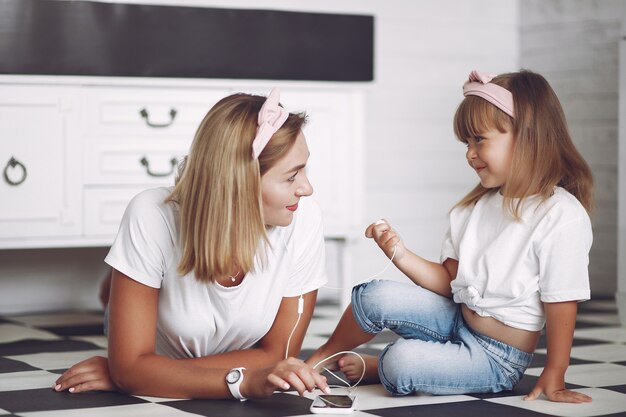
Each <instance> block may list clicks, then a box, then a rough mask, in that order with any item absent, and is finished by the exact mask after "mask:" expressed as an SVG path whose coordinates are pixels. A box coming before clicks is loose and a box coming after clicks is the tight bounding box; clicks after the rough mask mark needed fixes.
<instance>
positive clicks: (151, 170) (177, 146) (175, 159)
mask: <svg viewBox="0 0 626 417" xmlns="http://www.w3.org/2000/svg"><path fill="white" fill-rule="evenodd" d="M191 141H192V139H191V138H190V137H185V138H180V137H156V138H141V137H132V138H128V139H122V138H116V137H90V138H86V139H85V143H84V149H83V150H84V160H83V175H84V180H83V182H84V183H85V184H86V185H94V184H100V185H106V184H110V185H129V186H130V185H140V184H144V185H147V186H152V185H164V184H165V185H167V184H173V183H174V178H175V177H176V173H177V170H178V163H179V161H180V160H181V159H182V158H184V157H185V155H187V153H188V152H189V147H190V146H191Z"/></svg>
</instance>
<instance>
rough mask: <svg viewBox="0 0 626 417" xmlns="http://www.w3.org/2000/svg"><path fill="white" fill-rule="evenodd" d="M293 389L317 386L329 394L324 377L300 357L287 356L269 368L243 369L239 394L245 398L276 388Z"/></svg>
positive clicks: (312, 388)
mask: <svg viewBox="0 0 626 417" xmlns="http://www.w3.org/2000/svg"><path fill="white" fill-rule="evenodd" d="M290 388H292V389H295V390H296V391H298V394H300V395H304V393H305V391H309V392H312V391H313V390H314V389H315V388H319V389H320V390H322V391H323V392H325V393H326V394H330V388H329V387H328V384H327V382H326V377H324V376H322V375H320V374H319V373H318V372H317V371H316V370H314V369H313V368H312V367H311V366H309V365H307V364H306V363H304V362H303V361H301V360H300V359H296V358H287V359H284V360H282V361H280V362H278V363H277V364H276V365H274V366H273V367H271V368H266V369H251V370H246V371H244V379H243V382H242V383H241V387H240V390H241V394H242V395H243V396H244V397H246V398H264V397H269V396H270V395H272V393H273V392H274V391H276V390H287V389H290Z"/></svg>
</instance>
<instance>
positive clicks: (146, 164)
mask: <svg viewBox="0 0 626 417" xmlns="http://www.w3.org/2000/svg"><path fill="white" fill-rule="evenodd" d="M139 162H141V165H143V166H144V167H146V173H147V174H148V175H150V176H151V177H167V176H170V175H172V174H173V173H174V171H175V170H176V165H177V164H178V161H176V158H172V159H170V165H171V166H172V168H171V169H170V171H169V172H152V171H150V162H149V161H148V158H146V157H145V156H144V157H143V158H141V159H140V160H139Z"/></svg>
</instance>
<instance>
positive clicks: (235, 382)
mask: <svg viewBox="0 0 626 417" xmlns="http://www.w3.org/2000/svg"><path fill="white" fill-rule="evenodd" d="M244 369H246V368H233V369H231V370H230V371H228V373H227V374H226V385H228V389H229V390H230V393H231V394H232V396H233V397H235V398H236V399H238V400H239V401H245V400H246V399H247V398H246V397H244V396H243V395H241V391H240V390H239V387H240V386H241V383H242V382H243V371H244Z"/></svg>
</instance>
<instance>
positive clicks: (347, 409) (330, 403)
mask: <svg viewBox="0 0 626 417" xmlns="http://www.w3.org/2000/svg"><path fill="white" fill-rule="evenodd" d="M355 400H356V398H355V397H351V396H349V395H318V396H317V397H316V398H315V400H314V401H313V404H311V412H312V413H316V414H350V413H351V412H353V411H354V401H355Z"/></svg>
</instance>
